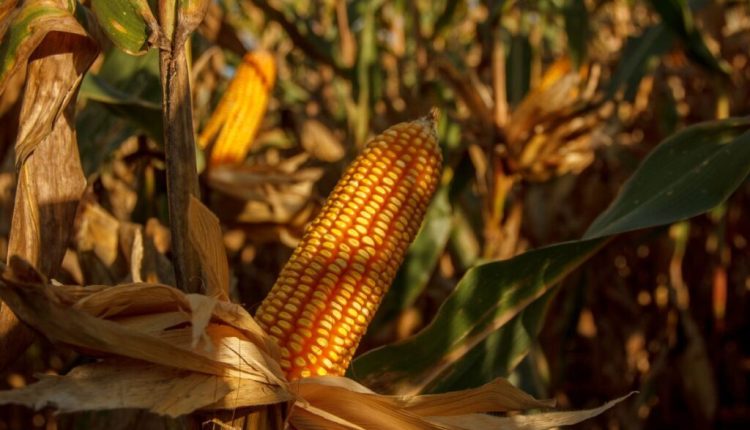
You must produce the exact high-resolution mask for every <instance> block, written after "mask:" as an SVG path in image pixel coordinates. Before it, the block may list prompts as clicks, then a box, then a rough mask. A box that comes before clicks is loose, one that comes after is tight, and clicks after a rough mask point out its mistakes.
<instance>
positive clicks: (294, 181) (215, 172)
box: [208, 154, 323, 224]
mask: <svg viewBox="0 0 750 430" xmlns="http://www.w3.org/2000/svg"><path fill="white" fill-rule="evenodd" d="M307 159H308V155H307V154H300V155H297V156H295V157H291V158H288V159H284V160H281V161H279V162H278V163H270V162H269V163H267V164H258V165H253V166H218V167H216V168H214V169H212V170H211V171H210V172H209V176H208V183H209V186H210V187H211V188H213V189H214V190H216V191H218V192H219V193H218V194H219V195H218V196H217V199H216V201H215V202H214V203H215V204H216V205H217V206H216V207H221V208H222V211H221V214H222V217H223V218H224V219H227V220H228V221H235V222H241V223H260V222H272V223H279V224H285V223H289V222H290V221H291V220H292V219H293V218H294V217H295V215H296V214H298V213H300V212H301V211H304V210H305V208H307V207H308V206H309V205H310V204H312V203H311V200H312V195H313V188H314V184H315V182H316V181H317V180H318V179H320V177H321V176H322V175H323V170H322V169H320V168H314V167H307V168H304V167H302V168H301V167H300V165H301V164H302V163H304V162H305V161H307Z"/></svg>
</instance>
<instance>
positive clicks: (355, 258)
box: [256, 109, 442, 380]
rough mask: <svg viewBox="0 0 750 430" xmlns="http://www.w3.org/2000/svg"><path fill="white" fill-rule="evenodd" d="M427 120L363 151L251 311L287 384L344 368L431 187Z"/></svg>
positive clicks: (435, 162) (434, 161) (431, 120)
mask: <svg viewBox="0 0 750 430" xmlns="http://www.w3.org/2000/svg"><path fill="white" fill-rule="evenodd" d="M436 116H437V110H436V109H433V111H432V112H431V113H430V115H429V116H427V117H425V118H421V119H418V120H416V121H412V122H405V123H401V124H398V125H395V126H393V127H391V128H389V129H388V130H386V131H385V132H383V133H382V134H381V135H379V136H377V137H375V138H374V139H372V140H371V141H370V142H369V143H368V144H367V145H366V146H365V148H364V150H363V152H362V153H361V154H360V155H359V156H358V157H357V158H356V159H355V160H354V162H353V163H352V164H351V165H350V166H349V168H348V169H347V170H346V172H345V173H344V175H343V177H342V178H341V180H340V181H339V182H338V184H337V185H336V187H335V188H334V190H333V191H332V193H331V195H330V196H329V197H328V200H327V201H326V203H325V205H324V206H323V208H322V210H321V213H320V214H319V215H318V216H317V218H316V219H315V220H314V221H313V222H312V223H311V224H310V225H309V226H308V227H307V230H306V231H305V234H304V235H303V238H302V241H301V242H300V244H299V246H297V249H296V250H295V251H294V253H293V254H292V257H291V258H290V260H289V261H288V262H287V264H286V265H285V267H284V269H283V270H282V271H281V275H280V276H279V278H278V280H277V281H276V284H275V285H274V286H273V288H272V289H271V292H270V293H269V294H268V296H267V297H266V299H265V300H264V301H263V303H262V304H261V306H260V308H259V309H258V312H257V314H256V319H257V320H258V322H259V323H260V325H261V326H262V327H263V328H264V329H265V330H266V332H267V333H268V334H269V335H270V336H271V337H272V338H274V339H275V340H276V342H277V343H278V344H279V346H280V348H281V361H280V364H281V367H282V368H283V369H284V371H285V372H286V375H287V377H288V379H289V380H295V379H298V378H301V377H308V376H313V375H343V374H344V372H345V370H346V368H347V367H348V365H349V362H350V361H351V359H352V356H353V355H354V351H355V350H356V348H357V345H358V344H359V341H360V338H361V337H362V335H363V334H364V332H365V330H366V328H367V325H368V324H369V323H370V320H371V319H372V317H373V314H374V313H375V310H376V309H377V307H378V305H379V304H380V300H381V298H382V297H383V295H384V294H385V292H386V291H387V290H388V288H389V287H390V284H391V282H392V281H393V277H394V276H395V274H396V271H397V270H398V267H399V266H400V265H401V261H402V260H403V258H404V254H405V252H406V248H407V247H408V246H409V244H410V243H411V241H412V240H413V238H414V235H415V234H416V233H417V230H418V229H419V226H420V224H421V223H422V218H423V217H424V213H425V210H426V208H427V205H428V203H429V201H430V198H431V197H432V194H433V192H434V191H435V187H436V185H437V182H438V178H439V176H440V165H441V161H442V157H441V154H440V149H439V147H438V144H437V135H436V132H435V121H436Z"/></svg>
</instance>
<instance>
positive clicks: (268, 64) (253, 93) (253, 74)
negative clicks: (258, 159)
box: [198, 51, 276, 166]
mask: <svg viewBox="0 0 750 430" xmlns="http://www.w3.org/2000/svg"><path fill="white" fill-rule="evenodd" d="M275 79H276V62H275V60H274V58H273V56H272V55H271V54H269V53H267V52H262V51H257V52H256V51H254V52H248V53H247V54H245V56H244V57H243V58H242V62H241V63H240V65H239V66H238V67H237V71H236V73H235V76H234V78H233V79H232V81H231V82H230V83H229V86H228V87H227V90H226V92H225V93H224V96H223V97H222V98H221V100H220V101H219V105H218V106H217V107H216V110H215V111H214V113H213V114H212V115H211V118H209V120H208V123H206V126H205V127H204V129H203V132H201V134H200V136H199V137H198V144H199V145H200V147H201V148H203V149H206V148H208V147H209V146H210V145H211V143H212V142H213V147H212V148H211V155H210V158H209V165H212V166H215V165H219V164H235V163H240V162H242V161H243V160H244V159H245V157H246V156H247V153H248V152H249V151H250V147H251V146H252V144H253V140H254V139H255V134H256V133H257V132H258V127H259V126H260V123H261V120H262V119H263V116H264V115H265V113H266V107H267V106H268V97H269V94H270V92H271V89H272V88H273V85H274V81H275ZM214 139H215V140H214Z"/></svg>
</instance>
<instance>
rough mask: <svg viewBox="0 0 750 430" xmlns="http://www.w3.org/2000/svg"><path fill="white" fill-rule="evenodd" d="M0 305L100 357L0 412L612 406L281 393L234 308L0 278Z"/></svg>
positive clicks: (432, 422)
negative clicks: (18, 407)
mask: <svg viewBox="0 0 750 430" xmlns="http://www.w3.org/2000/svg"><path fill="white" fill-rule="evenodd" d="M16 266H17V267H22V266H23V263H20V262H19V263H16ZM0 297H2V298H3V299H4V300H6V302H7V303H9V304H10V306H12V307H13V309H14V311H15V312H17V313H18V315H20V316H21V318H23V319H24V320H25V321H26V322H28V323H29V324H31V325H32V326H33V327H35V328H36V329H37V330H39V331H41V332H43V333H45V334H46V335H47V336H48V337H49V338H51V339H53V340H55V341H58V342H62V343H65V344H68V345H71V346H74V347H76V348H77V349H78V350H79V351H82V352H84V353H88V354H90V355H95V356H99V357H101V358H102V361H100V362H98V363H95V364H87V365H83V366H80V367H78V368H76V369H74V370H73V371H71V372H70V373H69V374H68V375H65V376H54V377H43V378H42V379H41V380H40V381H39V382H37V383H35V384H31V385H29V386H27V387H24V388H21V389H17V390H11V391H5V392H0V404H3V403H19V404H24V405H27V406H30V407H36V408H39V407H43V406H54V407H56V408H58V409H59V410H61V411H66V412H67V411H80V410H95V409H123V408H144V409H148V410H151V411H152V412H155V413H158V414H163V415H169V416H179V415H183V414H187V413H190V412H193V411H195V410H198V409H235V408H242V407H249V406H258V405H266V404H271V403H281V402H291V404H292V406H293V407H292V408H291V410H290V416H289V422H291V423H292V424H293V425H294V426H295V427H296V428H297V429H298V430H306V429H321V428H325V429H329V428H342V429H360V428H361V429H369V428H399V429H420V430H421V429H456V430H460V429H466V428H471V429H484V428H487V429H489V428H498V423H500V422H503V423H505V424H507V425H510V426H511V427H510V428H530V429H537V428H549V427H553V426H559V425H565V424H570V423H573V422H577V421H580V420H581V419H585V418H588V417H591V416H593V415H596V414H598V413H601V412H603V411H604V410H606V409H608V408H610V407H611V406H612V405H613V404H614V403H609V404H607V405H604V406H602V407H601V408H597V409H594V410H590V411H580V412H564V413H549V414H539V415H533V416H530V417H519V416H516V417H513V418H497V417H490V416H487V415H482V414H483V413H484V412H491V411H509V410H519V409H529V408H534V409H536V408H544V407H550V406H551V403H549V402H547V401H539V400H536V399H534V398H532V397H531V396H529V395H527V394H525V393H523V392H522V391H520V390H519V389H517V388H515V387H513V386H512V385H510V384H509V383H508V382H507V381H505V380H502V379H498V380H495V381H493V382H490V383H489V384H486V385H484V386H482V387H479V388H476V389H470V390H463V391H458V392H452V393H444V394H432V395H424V396H419V395H416V396H383V395H379V394H376V393H374V392H372V391H371V390H369V389H368V388H366V387H364V386H362V385H360V384H358V383H357V382H354V381H352V380H350V379H347V378H343V377H331V376H326V377H315V378H303V379H300V380H298V381H296V382H294V383H291V384H290V383H288V382H287V381H286V380H285V379H284V376H283V372H282V370H281V368H280V366H279V364H278V359H279V355H278V348H277V347H276V346H275V343H274V342H272V341H271V340H270V338H269V337H268V336H267V335H266V334H265V333H264V332H263V331H262V330H261V329H260V327H259V326H258V324H257V323H256V322H255V320H254V319H253V318H252V317H251V316H250V315H249V314H248V313H247V312H246V311H245V310H244V309H243V308H242V307H240V306H237V305H234V304H232V303H229V302H227V301H225V300H223V299H216V298H210V297H206V296H202V295H197V294H185V293H184V292H182V291H180V290H177V289H175V288H173V287H169V286H166V285H158V284H144V283H138V284H128V285H118V286H114V287H108V286H91V287H77V286H64V285H46V284H45V283H44V281H43V280H39V281H38V282H36V283H28V282H21V281H19V280H17V279H14V277H13V272H10V271H8V270H6V271H5V272H4V273H3V277H2V278H1V279H0ZM113 392H116V393H118V395H116V396H113V395H111V394H112V393H113ZM499 420H500V421H499ZM502 420H505V421H502ZM467 423H470V427H466V425H467Z"/></svg>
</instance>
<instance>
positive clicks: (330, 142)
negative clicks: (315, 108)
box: [300, 119, 346, 163]
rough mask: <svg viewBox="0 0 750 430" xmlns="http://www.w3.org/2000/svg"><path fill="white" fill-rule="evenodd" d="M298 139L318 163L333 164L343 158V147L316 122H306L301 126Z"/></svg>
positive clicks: (329, 131) (325, 128)
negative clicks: (299, 138)
mask: <svg viewBox="0 0 750 430" xmlns="http://www.w3.org/2000/svg"><path fill="white" fill-rule="evenodd" d="M300 137H301V143H302V147H303V148H305V151H307V153H309V154H310V155H311V156H312V157H314V158H316V159H318V160H320V161H325V162H328V163H333V162H336V161H339V160H341V159H342V158H344V155H345V153H346V150H345V149H344V146H343V145H342V144H341V142H339V140H338V139H336V136H334V135H333V133H332V132H331V130H329V129H328V127H326V126H325V125H324V124H323V123H322V122H320V121H318V120H315V119H308V120H306V121H305V122H304V123H303V124H302V130H301V133H300Z"/></svg>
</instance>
